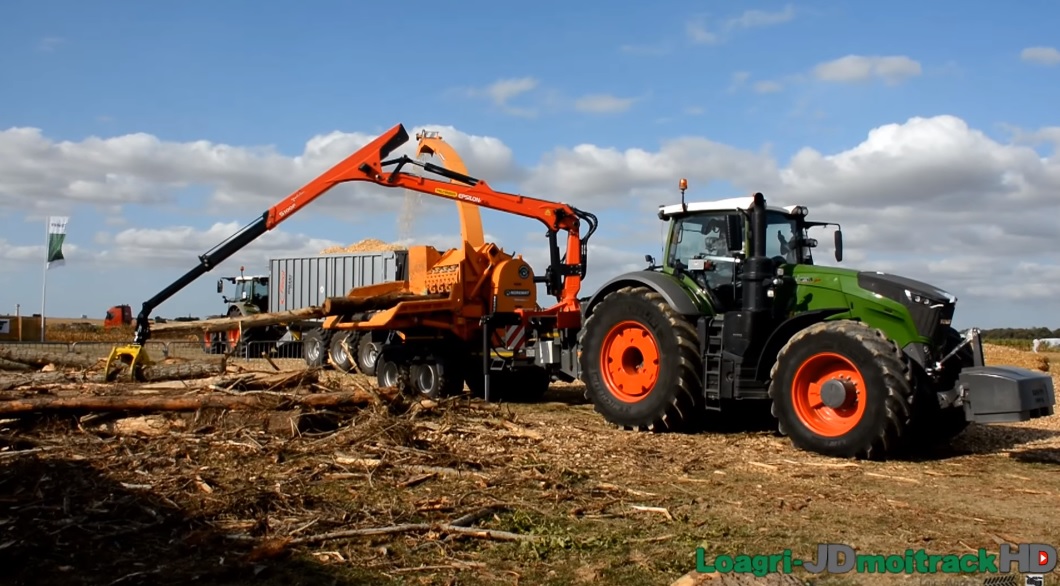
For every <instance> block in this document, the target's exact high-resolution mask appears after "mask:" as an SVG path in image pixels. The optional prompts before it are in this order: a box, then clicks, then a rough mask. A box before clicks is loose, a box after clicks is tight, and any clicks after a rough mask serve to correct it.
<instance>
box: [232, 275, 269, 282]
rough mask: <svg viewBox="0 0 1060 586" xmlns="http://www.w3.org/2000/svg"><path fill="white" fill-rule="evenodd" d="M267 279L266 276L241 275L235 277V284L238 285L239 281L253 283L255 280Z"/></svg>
mask: <svg viewBox="0 0 1060 586" xmlns="http://www.w3.org/2000/svg"><path fill="white" fill-rule="evenodd" d="M268 278H269V277H268V275H243V276H241V277H235V282H237V283H238V282H240V281H255V280H262V279H268Z"/></svg>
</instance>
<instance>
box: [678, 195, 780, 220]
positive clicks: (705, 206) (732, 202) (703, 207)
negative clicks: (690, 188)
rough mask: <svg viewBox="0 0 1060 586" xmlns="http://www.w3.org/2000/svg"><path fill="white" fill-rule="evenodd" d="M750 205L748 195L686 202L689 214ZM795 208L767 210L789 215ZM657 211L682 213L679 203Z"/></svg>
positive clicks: (742, 207)
mask: <svg viewBox="0 0 1060 586" xmlns="http://www.w3.org/2000/svg"><path fill="white" fill-rule="evenodd" d="M752 203H754V197H752V196H749V195H748V196H745V197H730V198H729V199H719V200H714V201H693V202H688V211H689V212H722V211H731V210H746V209H748V208H750V207H751V204H752ZM795 207H797V206H787V207H779V206H767V209H770V210H773V211H776V212H782V213H785V214H790V213H791V211H792V210H793V209H795ZM659 211H660V212H662V213H663V214H666V215H672V214H680V213H683V212H684V210H683V209H682V207H681V204H679V203H675V204H672V205H668V206H659Z"/></svg>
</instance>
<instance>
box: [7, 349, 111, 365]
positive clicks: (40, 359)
mask: <svg viewBox="0 0 1060 586" xmlns="http://www.w3.org/2000/svg"><path fill="white" fill-rule="evenodd" d="M0 359H3V360H7V361H10V362H17V363H19V364H25V365H27V366H33V367H36V368H40V367H42V366H47V365H49V364H54V365H55V366H67V367H74V368H92V367H93V366H95V365H96V364H98V363H99V359H98V358H92V357H91V356H86V355H84V354H78V353H76V352H50V351H48V350H44V349H41V348H39V347H38V348H20V347H17V346H5V347H0Z"/></svg>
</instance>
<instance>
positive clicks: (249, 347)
mask: <svg viewBox="0 0 1060 586" xmlns="http://www.w3.org/2000/svg"><path fill="white" fill-rule="evenodd" d="M120 345H121V344H117V343H114V342H39V341H33V342H26V341H22V342H17V341H14V342H11V341H0V348H18V349H21V350H32V351H37V352H48V353H60V354H61V353H76V354H82V355H85V356H89V357H92V358H106V357H107V356H108V355H110V351H111V350H112V349H113V348H114V347H115V346H120ZM144 349H145V350H146V351H147V353H148V355H150V356H151V357H152V358H154V359H158V360H161V359H165V358H187V359H195V358H202V357H204V355H207V356H208V355H211V354H212V355H217V356H220V355H221V354H228V355H229V356H230V359H232V358H234V359H242V360H263V359H265V358H266V357H268V358H272V359H277V358H279V359H292V358H296V359H301V358H302V356H303V354H302V343H301V342H300V341H284V342H275V341H273V342H260V341H259V342H254V341H251V342H244V343H242V344H239V345H238V347H237V348H236V349H235V351H232V350H231V348H229V347H228V345H227V344H219V345H218V344H214V345H212V346H211V347H207V345H206V344H205V343H203V342H187V341H182V340H181V341H176V340H149V341H148V342H147V343H145V344H144Z"/></svg>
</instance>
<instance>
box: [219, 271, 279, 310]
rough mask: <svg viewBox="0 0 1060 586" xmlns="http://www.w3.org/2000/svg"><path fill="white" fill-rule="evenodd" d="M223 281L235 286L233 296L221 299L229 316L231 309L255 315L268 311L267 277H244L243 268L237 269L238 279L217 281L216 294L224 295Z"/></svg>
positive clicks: (225, 296)
mask: <svg viewBox="0 0 1060 586" xmlns="http://www.w3.org/2000/svg"><path fill="white" fill-rule="evenodd" d="M225 281H227V282H229V283H231V284H233V285H235V294H234V296H233V297H231V298H229V297H228V296H227V295H222V297H221V299H222V300H223V301H224V302H225V303H226V304H228V305H229V306H230V308H229V311H228V313H229V315H232V313H233V309H235V310H236V311H240V313H243V314H246V313H257V312H266V311H268V310H269V277H267V276H265V275H244V274H243V267H239V276H238V277H221V278H220V279H217V292H218V293H222V294H223V293H224V288H225V286H224V284H225Z"/></svg>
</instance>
